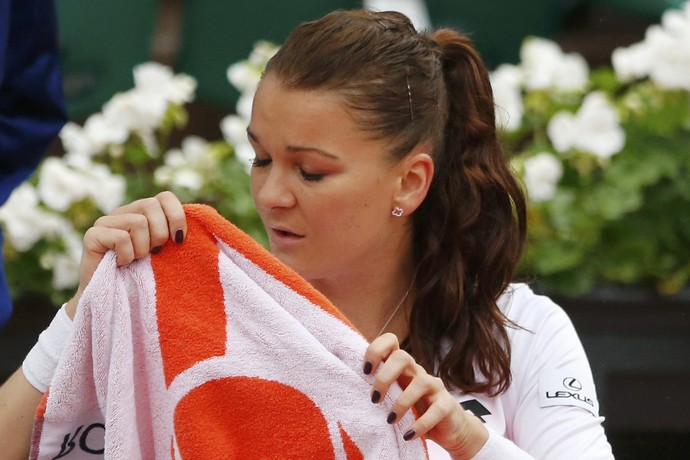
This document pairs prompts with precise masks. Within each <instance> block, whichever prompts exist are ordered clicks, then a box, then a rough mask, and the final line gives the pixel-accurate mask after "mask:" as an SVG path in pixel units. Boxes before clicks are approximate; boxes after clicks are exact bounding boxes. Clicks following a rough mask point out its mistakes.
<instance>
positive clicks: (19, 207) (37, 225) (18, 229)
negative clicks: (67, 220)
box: [0, 183, 62, 252]
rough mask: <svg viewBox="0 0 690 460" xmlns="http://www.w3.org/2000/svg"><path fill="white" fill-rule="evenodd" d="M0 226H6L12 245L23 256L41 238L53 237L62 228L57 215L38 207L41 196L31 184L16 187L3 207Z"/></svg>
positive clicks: (7, 235) (0, 210)
mask: <svg viewBox="0 0 690 460" xmlns="http://www.w3.org/2000/svg"><path fill="white" fill-rule="evenodd" d="M0 222H2V223H3V224H4V225H5V230H6V237H7V241H8V242H9V244H10V245H11V246H12V247H13V248H15V249H16V250H17V251H20V252H25V251H28V250H29V249H31V248H32V247H33V246H34V244H36V243H37V242H38V241H39V240H41V239H42V238H45V237H52V236H54V235H55V234H56V232H57V231H58V230H59V228H60V227H61V225H62V220H61V219H60V218H59V217H58V216H57V215H55V214H51V213H48V212H46V211H44V210H42V209H41V208H39V207H38V194H37V193H36V190H35V189H34V188H33V187H32V186H31V185H29V184H28V183H24V184H22V185H20V186H19V187H17V188H16V189H15V190H14V191H13V192H12V194H11V195H10V197H9V199H8V200H7V202H6V203H5V204H4V205H3V206H2V207H0Z"/></svg>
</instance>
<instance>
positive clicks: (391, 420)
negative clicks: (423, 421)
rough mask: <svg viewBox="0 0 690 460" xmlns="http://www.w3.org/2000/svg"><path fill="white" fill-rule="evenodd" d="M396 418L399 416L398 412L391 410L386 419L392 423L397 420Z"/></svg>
mask: <svg viewBox="0 0 690 460" xmlns="http://www.w3.org/2000/svg"><path fill="white" fill-rule="evenodd" d="M396 418H398V414H396V413H395V412H391V413H390V414H388V418H387V419H386V421H387V422H388V424H389V425H390V424H391V423H393V422H395V419H396Z"/></svg>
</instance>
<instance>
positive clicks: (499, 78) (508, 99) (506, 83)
mask: <svg viewBox="0 0 690 460" xmlns="http://www.w3.org/2000/svg"><path fill="white" fill-rule="evenodd" d="M521 85H522V72H521V70H520V68H519V67H517V66H514V65H510V64H502V65H500V66H498V67H497V68H496V70H494V71H493V72H492V73H491V86H492V89H493V93H494V101H495V103H496V125H497V126H498V127H499V128H501V129H504V130H507V131H515V130H516V129H518V128H519V127H520V125H521V124H522V117H523V115H524V112H525V108H524V105H523V103H522V88H521Z"/></svg>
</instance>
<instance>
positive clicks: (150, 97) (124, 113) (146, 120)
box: [103, 89, 168, 132]
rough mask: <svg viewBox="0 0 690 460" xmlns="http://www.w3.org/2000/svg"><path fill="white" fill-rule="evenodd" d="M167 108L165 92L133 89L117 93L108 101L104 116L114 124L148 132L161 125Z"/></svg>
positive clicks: (127, 128) (104, 108)
mask: <svg viewBox="0 0 690 460" xmlns="http://www.w3.org/2000/svg"><path fill="white" fill-rule="evenodd" d="M167 108H168V101H167V100H166V99H165V98H164V97H163V94H160V93H155V92H146V91H142V90H137V89H133V90H129V91H127V92H124V93H119V94H116V95H115V96H113V97H112V98H111V99H110V100H109V101H108V102H106V103H105V105H104V106H103V116H104V117H105V118H106V119H107V120H109V121H110V123H111V124H112V125H113V126H120V127H122V128H124V129H126V130H128V131H137V132H147V131H151V130H153V129H154V128H156V127H158V126H159V125H160V123H161V121H162V120H163V116H164V115H165V111H166V110H167Z"/></svg>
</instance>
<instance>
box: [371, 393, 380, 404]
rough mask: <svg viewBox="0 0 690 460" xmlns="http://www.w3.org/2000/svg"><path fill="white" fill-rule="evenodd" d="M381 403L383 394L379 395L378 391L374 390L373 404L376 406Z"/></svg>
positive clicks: (372, 395)
mask: <svg viewBox="0 0 690 460" xmlns="http://www.w3.org/2000/svg"><path fill="white" fill-rule="evenodd" d="M379 401H381V393H379V392H378V391H377V390H374V392H373V393H372V394H371V402H373V403H374V404H376V403H377V402H379Z"/></svg>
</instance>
